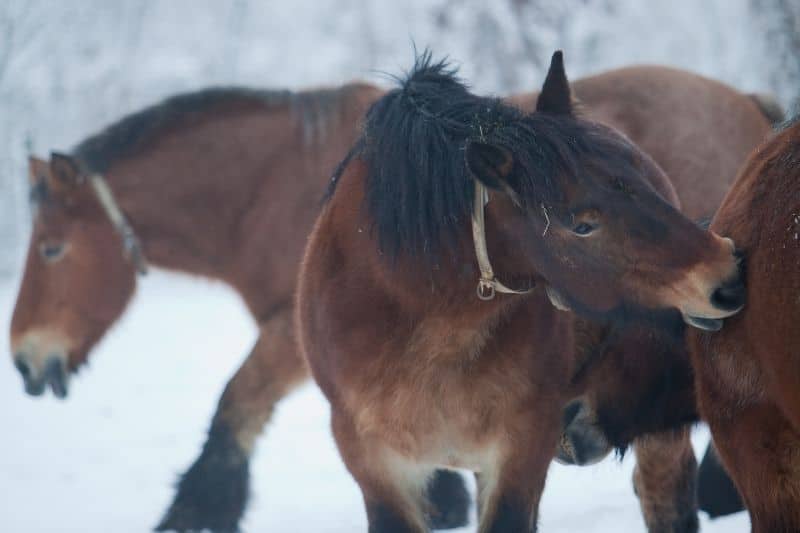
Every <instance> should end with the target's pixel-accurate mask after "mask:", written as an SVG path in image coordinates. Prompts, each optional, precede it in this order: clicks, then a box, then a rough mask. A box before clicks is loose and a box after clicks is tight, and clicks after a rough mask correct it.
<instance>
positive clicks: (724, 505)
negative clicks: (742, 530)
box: [697, 442, 744, 518]
mask: <svg viewBox="0 0 800 533" xmlns="http://www.w3.org/2000/svg"><path fill="white" fill-rule="evenodd" d="M697 503H698V506H699V507H700V510H701V511H705V512H707V513H708V516H709V517H711V518H717V517H720V516H727V515H729V514H733V513H738V512H739V511H744V504H743V503H742V499H741V497H740V496H739V492H738V491H737V490H736V486H735V485H734V484H733V480H731V478H730V476H729V475H728V473H727V472H726V471H725V467H723V466H722V462H721V461H720V459H719V456H718V455H717V450H716V449H715V448H714V443H713V442H711V443H709V444H708V448H707V449H706V454H705V455H704V456H703V460H702V461H701V462H700V468H699V470H698V471H697Z"/></svg>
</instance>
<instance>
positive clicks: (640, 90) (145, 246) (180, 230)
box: [11, 67, 769, 531]
mask: <svg viewBox="0 0 800 533" xmlns="http://www.w3.org/2000/svg"><path fill="white" fill-rule="evenodd" d="M572 86H573V89H574V92H575V95H576V97H577V99H578V100H580V101H581V102H582V104H581V106H582V108H583V112H584V113H585V114H586V115H587V116H589V117H592V118H596V119H597V120H598V121H600V122H605V123H607V124H609V125H612V126H614V127H615V128H617V129H618V130H619V131H622V132H624V133H625V134H626V135H627V136H628V137H630V138H631V139H633V140H634V141H636V142H637V144H639V145H640V146H642V147H643V148H644V149H645V150H646V151H647V152H648V153H650V154H653V156H654V158H655V159H656V161H657V162H658V163H659V164H660V165H661V166H662V167H663V168H664V169H666V170H667V172H668V174H669V176H670V177H671V179H672V180H673V184H674V185H675V188H676V190H677V191H678V193H679V197H680V198H681V200H682V202H683V203H684V205H689V204H690V203H691V202H690V199H691V198H693V191H694V190H695V188H696V187H695V183H696V182H698V181H699V180H711V179H712V178H713V179H714V180H717V181H718V183H717V184H716V185H714V187H715V190H716V191H721V192H719V198H721V197H722V194H723V193H724V191H725V190H726V188H727V186H728V183H729V181H730V180H728V178H727V176H733V175H734V173H735V170H736V168H737V167H738V166H739V165H740V163H741V161H742V160H743V159H744V157H745V155H746V154H747V153H748V152H749V150H750V149H751V148H752V147H753V146H755V145H756V144H757V143H758V142H759V141H760V140H761V138H762V137H763V136H764V135H765V133H766V132H767V131H768V130H769V124H768V121H767V120H766V119H765V118H764V115H763V113H762V112H761V111H760V109H759V107H758V106H757V105H756V103H755V101H754V100H753V99H751V98H750V97H748V96H747V95H744V94H741V93H739V92H737V91H735V90H733V89H731V88H729V87H726V86H724V85H722V84H719V83H717V82H714V81H712V80H708V79H706V78H702V77H700V76H696V75H693V74H690V73H687V72H683V71H678V70H674V69H669V68H663V67H632V68H625V69H620V70H615V71H612V72H609V73H606V74H601V75H598V76H592V77H589V78H585V79H582V80H578V81H576V82H574V83H573V84H572ZM382 92H383V91H382V90H381V89H379V88H376V87H372V86H369V85H365V84H350V85H346V86H344V87H342V88H338V89H325V90H315V91H304V92H299V93H291V92H288V91H254V90H247V89H214V90H205V91H200V92H197V93H190V94H184V95H179V96H176V97H173V98H171V99H168V100H166V101H164V102H163V103H161V104H158V105H155V106H153V107H150V108H147V109H145V110H143V111H140V112H138V113H135V114H133V115H130V116H128V117H125V118H124V119H122V120H121V121H119V122H117V123H115V124H113V125H111V126H110V127H109V128H108V129H106V130H105V131H103V132H101V133H99V134H98V135H95V136H93V137H90V138H88V139H86V140H85V141H84V142H82V143H80V144H79V145H78V147H77V148H76V149H75V150H73V151H72V153H71V154H69V155H63V156H62V155H58V154H55V155H54V156H53V157H52V158H51V159H50V161H42V160H39V159H35V158H34V159H32V160H31V164H30V178H31V192H32V194H31V199H32V201H33V203H34V206H35V208H36V212H37V214H36V217H35V223H34V228H33V233H32V236H31V241H30V246H29V250H28V256H27V260H26V267H25V274H24V278H23V283H22V286H21V289H20V293H19V296H18V299H17V303H16V307H15V312H14V319H13V321H12V334H11V339H12V353H13V354H15V356H16V357H15V361H16V364H17V366H18V368H19V371H20V373H21V375H22V377H23V380H24V381H25V384H26V388H27V389H28V390H29V393H31V394H37V393H42V392H44V387H45V385H49V386H50V387H51V389H53V390H54V392H55V393H56V394H59V395H65V394H66V393H67V390H68V376H69V373H71V372H72V371H74V370H75V369H77V368H78V367H80V366H81V365H82V364H83V363H84V362H85V361H86V360H87V358H88V357H89V354H90V352H91V350H92V349H93V347H94V346H95V344H96V343H97V341H98V340H99V339H100V338H101V337H102V336H103V335H104V334H105V332H106V331H107V330H108V329H109V328H110V326H111V325H112V324H113V323H114V322H115V321H116V320H117V318H118V317H119V315H120V314H121V313H122V311H123V310H124V308H125V306H126V305H127V302H128V301H129V298H130V294H131V292H132V291H133V290H134V287H135V285H136V271H137V269H138V268H142V267H143V265H144V264H145V262H144V259H146V260H147V262H149V264H151V265H154V266H159V267H163V268H169V269H172V270H176V271H182V272H188V273H192V274H195V275H202V276H207V277H212V278H216V279H220V280H222V281H224V282H226V283H227V284H229V285H230V286H232V287H233V288H234V289H235V290H236V291H237V292H238V293H239V294H240V295H241V296H242V298H243V299H244V301H245V303H246V305H247V307H248V309H249V310H250V311H251V313H252V314H253V316H254V318H255V319H256V321H257V322H258V324H259V329H260V336H259V338H258V340H257V341H256V343H255V346H254V347H253V350H252V351H251V352H250V354H249V356H248V357H247V358H246V359H245V361H244V362H243V364H242V366H241V368H240V369H239V371H238V372H237V373H236V374H235V375H234V376H233V378H232V379H231V380H230V382H229V383H228V385H227V386H226V388H225V391H224V393H223V395H222V398H221V399H220V402H219V406H218V408H217V412H216V414H215V415H214V418H213V420H212V423H211V428H210V430H209V435H208V439H207V441H206V443H205V445H204V446H203V449H202V453H201V454H200V456H199V457H198V458H197V460H196V461H195V462H194V463H193V464H192V466H191V467H190V468H189V470H188V471H187V472H186V474H185V475H184V476H183V478H182V480H181V482H180V484H179V485H178V492H177V494H176V497H175V501H174V502H173V504H172V506H171V507H170V510H169V511H168V513H167V515H166V516H165V517H164V520H163V521H162V522H161V524H160V526H161V528H162V529H175V530H179V531H184V530H194V529H204V528H208V529H213V530H215V531H229V530H234V529H236V527H237V524H238V521H239V519H240V517H241V514H242V512H243V510H244V508H245V504H246V499H247V494H248V476H249V469H248V463H249V457H250V455H251V454H252V451H253V448H254V445H255V442H256V438H257V436H258V435H259V433H260V432H261V430H262V428H263V426H264V425H265V423H266V422H267V421H268V420H269V418H270V416H271V413H272V411H273V409H274V406H275V404H276V403H277V402H278V401H279V400H280V399H281V398H282V397H283V396H285V395H286V394H287V393H288V391H289V390H291V389H292V388H293V387H294V386H296V385H297V384H299V383H301V382H303V381H304V380H305V379H306V373H307V371H306V369H305V367H304V366H303V364H302V361H301V359H300V357H299V356H298V355H297V347H296V342H295V339H294V336H293V335H292V331H291V328H290V326H289V317H290V316H291V314H292V299H293V296H292V295H293V293H294V284H295V277H296V272H297V269H298V263H299V257H300V254H301V251H302V246H303V243H304V242H305V239H306V236H307V235H308V233H309V232H310V229H311V225H312V223H313V220H314V217H315V216H316V214H317V213H318V210H319V198H321V197H322V195H323V191H324V190H325V187H326V185H327V179H326V176H328V175H329V174H330V171H331V169H333V168H334V166H335V165H336V163H337V162H338V161H339V159H340V158H341V156H342V154H344V153H345V152H346V151H347V149H348V147H349V146H350V145H351V143H352V142H353V141H354V140H355V138H356V135H357V133H358V126H357V125H358V124H359V123H360V120H361V116H362V115H363V114H364V112H365V111H366V109H367V107H368V106H369V105H370V104H371V103H372V102H373V101H374V100H375V99H377V98H378V97H379V96H380V95H381V94H382ZM510 100H511V101H514V102H515V103H516V104H517V105H520V106H523V107H524V108H525V109H529V110H530V109H533V108H534V106H535V104H536V100H537V94H536V93H532V94H529V95H521V96H517V97H512V98H511V99H510ZM689 125H691V126H689ZM718 127H722V129H723V130H724V131H725V132H726V134H725V135H717V134H716V132H717V128H718ZM265 139H266V140H267V141H265ZM89 176H95V177H97V176H100V177H102V178H103V180H104V181H105V182H106V187H103V186H102V185H99V189H98V186H97V184H98V183H101V182H99V181H97V180H91V181H90V180H88V177H89ZM288 176H291V179H287V177H288ZM731 179H732V178H731ZM93 184H94V185H93ZM98 190H99V191H101V192H97V191H98ZM714 194H717V193H716V192H715V193H714ZM707 196H710V195H707ZM115 205H116V209H114V207H113V206H115ZM715 205H716V204H714V206H715ZM109 209H110V211H109ZM709 212H710V211H707V210H704V209H696V210H695V211H694V212H692V213H690V216H692V217H695V216H700V215H702V214H707V213H709ZM120 214H124V216H123V217H120V216H119V215H120ZM131 236H133V237H135V238H132V237H131ZM137 244H138V246H137ZM137 250H138V252H137ZM265 250H266V252H265ZM270 250H273V251H274V253H269V251H270ZM137 257H139V258H140V260H139V261H138V264H137V260H136V258H137ZM127 258H130V260H129V259H127ZM100 286H102V287H105V288H106V290H104V291H98V290H96V288H97V287H100ZM51 355H52V356H54V357H52V358H51V357H50V356H51ZM687 442H688V441H687ZM636 451H637V456H638V455H639V450H638V448H636ZM643 462H644V463H646V464H653V463H654V462H657V461H654V460H652V459H650V460H646V461H643ZM645 477H647V476H645ZM454 487H456V488H454ZM459 487H461V484H460V482H459V481H458V480H457V479H455V478H452V477H447V476H443V477H442V480H441V485H436V484H435V485H434V488H435V489H440V490H434V491H433V492H434V495H438V501H442V502H443V505H444V506H446V507H447V508H449V509H452V510H453V511H452V513H451V514H450V516H449V517H445V520H444V522H446V523H450V524H459V523H463V521H464V520H465V519H466V510H465V505H466V501H465V500H464V499H463V498H464V496H463V488H461V489H460V490H458V488H459ZM639 493H640V497H641V496H642V495H643V491H642V490H640V491H639ZM459 494H460V495H461V496H459ZM654 498H655V499H659V498H658V496H657V494H656V496H654ZM661 500H663V498H661Z"/></svg>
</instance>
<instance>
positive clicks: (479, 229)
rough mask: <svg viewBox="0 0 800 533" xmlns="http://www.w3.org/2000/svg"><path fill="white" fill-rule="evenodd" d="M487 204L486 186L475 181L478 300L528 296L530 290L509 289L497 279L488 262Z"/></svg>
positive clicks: (474, 229)
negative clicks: (498, 294) (485, 216)
mask: <svg viewBox="0 0 800 533" xmlns="http://www.w3.org/2000/svg"><path fill="white" fill-rule="evenodd" d="M487 203H489V193H488V191H487V190H486V186H485V185H484V184H483V183H481V182H480V181H478V180H475V203H474V206H473V209H472V241H473V242H474V243H475V256H476V257H477V259H478V268H479V269H480V271H481V277H480V279H479V280H478V287H477V289H476V291H477V294H478V298H480V299H481V300H491V299H492V298H494V295H495V293H497V292H502V293H503V294H528V293H529V292H531V290H533V289H532V288H531V289H523V290H516V289H511V288H509V287H507V286H505V285H503V283H502V282H501V281H500V280H499V279H497V277H495V275H494V270H493V269H492V263H491V261H489V251H488V250H487V248H486V223H485V219H484V207H485V206H486V204H487Z"/></svg>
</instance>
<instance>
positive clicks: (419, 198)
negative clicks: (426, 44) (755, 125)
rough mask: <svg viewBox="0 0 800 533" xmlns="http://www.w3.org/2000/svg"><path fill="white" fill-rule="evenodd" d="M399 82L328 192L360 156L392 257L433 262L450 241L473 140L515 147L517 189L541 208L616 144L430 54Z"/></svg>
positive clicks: (467, 193) (469, 188)
mask: <svg viewBox="0 0 800 533" xmlns="http://www.w3.org/2000/svg"><path fill="white" fill-rule="evenodd" d="M399 85H400V86H399V87H398V88H396V89H394V90H392V91H390V92H389V93H387V94H386V95H384V96H383V97H382V98H381V99H380V100H378V101H377V102H375V104H373V106H372V107H371V108H370V110H369V111H368V112H367V116H366V121H365V124H364V130H363V133H362V136H361V138H360V139H359V140H358V141H357V143H356V145H355V147H354V148H353V150H351V153H350V154H348V157H347V158H346V159H345V161H343V162H342V164H341V165H340V166H339V168H338V169H337V174H336V175H335V176H334V180H333V182H332V184H331V188H330V191H329V196H330V195H331V194H333V192H334V190H335V187H336V183H337V181H338V177H339V174H341V172H342V171H343V170H344V168H345V167H346V166H347V162H348V161H349V160H350V159H351V158H352V157H354V156H359V157H361V158H363V160H364V161H365V163H366V164H367V168H368V174H369V175H368V177H367V184H366V188H367V190H366V208H367V210H368V214H369V216H370V218H371V221H372V224H373V228H374V230H376V231H377V237H378V241H379V244H380V247H381V250H382V251H383V252H384V253H385V254H387V255H388V256H389V257H390V258H392V259H394V258H396V257H398V256H399V255H402V254H409V255H411V256H415V257H427V258H428V259H432V260H434V261H436V260H438V259H439V258H440V257H441V255H442V252H443V251H447V250H450V251H452V250H453V249H454V247H455V243H457V242H458V241H459V239H460V238H461V237H460V236H461V235H463V231H464V227H465V224H467V223H468V221H469V217H470V213H471V209H472V205H473V197H474V185H473V181H472V180H473V178H472V176H471V175H470V173H469V171H468V169H467V166H466V162H465V158H464V149H465V146H466V145H467V143H468V142H470V141H473V140H480V141H482V142H487V143H492V144H495V145H498V146H502V147H504V148H505V149H507V150H509V151H510V152H511V153H512V154H513V155H514V162H515V163H514V164H515V166H514V172H513V173H512V177H511V179H514V180H517V183H515V184H514V188H515V189H516V190H517V192H518V193H519V194H520V196H521V198H522V200H523V202H524V203H525V204H527V205H531V206H536V208H537V209H538V206H539V204H540V203H544V204H545V205H551V204H553V203H557V202H558V201H559V198H560V188H559V187H558V184H557V180H556V177H557V176H559V175H562V174H564V173H567V174H569V175H575V174H576V173H577V172H578V169H579V167H580V165H579V162H580V161H581V160H583V159H584V158H585V156H592V155H596V154H597V153H598V152H600V151H601V150H602V151H604V155H605V152H609V150H607V147H608V146H609V143H610V142H614V141H611V140H608V138H609V136H608V135H607V134H603V133H601V134H598V132H599V129H600V128H599V127H597V126H594V125H592V124H591V123H588V122H584V121H581V120H578V119H575V118H572V117H571V116H554V115H550V114H548V113H533V114H525V113H523V112H522V111H520V110H519V109H517V108H514V107H511V106H508V105H506V104H504V103H503V102H501V101H500V100H499V99H497V98H490V97H480V96H476V95H474V94H472V93H470V91H469V90H468V89H467V87H466V86H465V85H464V83H463V82H461V81H460V80H459V79H458V78H457V77H456V70H455V69H453V68H451V67H450V66H449V65H448V63H447V62H446V61H438V62H434V61H433V60H432V58H431V54H430V53H429V52H425V53H424V54H422V55H421V56H420V57H418V58H417V60H416V61H415V64H414V68H413V69H412V71H411V72H410V73H408V75H407V76H406V77H405V78H404V79H401V80H399ZM606 140H608V141H607V142H606ZM616 142H619V141H616ZM611 152H613V150H611ZM617 152H619V151H618V150H617ZM612 157H613V156H612ZM598 164H604V163H602V162H600V163H598ZM467 227H468V226H467Z"/></svg>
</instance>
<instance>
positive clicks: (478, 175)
mask: <svg viewBox="0 0 800 533" xmlns="http://www.w3.org/2000/svg"><path fill="white" fill-rule="evenodd" d="M465 157H466V160H467V168H468V169H469V172H470V173H471V174H472V176H473V177H474V178H475V179H476V180H478V181H480V182H481V183H483V184H484V185H485V186H486V187H488V188H490V189H495V190H500V191H503V192H505V193H506V194H508V195H509V196H511V199H512V200H514V202H516V203H519V198H518V195H517V193H516V191H515V190H514V187H513V186H512V185H511V183H510V182H509V178H510V176H511V171H512V170H513V169H514V155H513V154H512V153H511V152H510V151H509V150H507V149H506V148H503V147H502V146H497V145H495V144H489V143H485V142H481V141H470V142H469V143H467V147H466V156H465Z"/></svg>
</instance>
